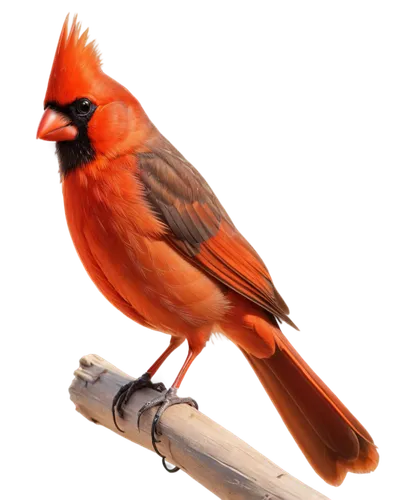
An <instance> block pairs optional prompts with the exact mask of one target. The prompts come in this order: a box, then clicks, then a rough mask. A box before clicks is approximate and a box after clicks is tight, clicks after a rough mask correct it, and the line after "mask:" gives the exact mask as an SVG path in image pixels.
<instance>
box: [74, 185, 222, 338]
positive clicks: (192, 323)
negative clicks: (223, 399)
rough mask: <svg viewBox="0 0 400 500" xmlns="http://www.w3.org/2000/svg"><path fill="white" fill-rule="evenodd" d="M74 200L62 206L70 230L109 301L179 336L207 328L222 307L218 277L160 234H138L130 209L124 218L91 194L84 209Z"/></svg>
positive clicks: (156, 327) (213, 321)
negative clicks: (129, 213)
mask: <svg viewBox="0 0 400 500" xmlns="http://www.w3.org/2000/svg"><path fill="white" fill-rule="evenodd" d="M64 197H65V192H64ZM83 199H85V198H83ZM77 202H78V200H77V199H76V198H75V200H74V205H73V206H71V205H69V206H68V210H67V207H66V214H67V222H68V226H69V229H70V232H71V236H72V239H73V241H74V244H75V247H76V249H77V252H78V254H79V256H80V258H81V260H82V262H83V264H84V266H85V268H86V270H87V272H88V273H89V275H90V277H91V278H92V280H93V281H94V282H95V284H96V285H97V286H98V288H99V289H100V291H101V292H102V293H103V294H104V295H105V296H106V297H107V298H108V299H109V300H110V302H112V303H113V304H114V305H115V306H116V307H118V309H120V310H121V311H122V312H124V313H125V314H127V315H128V316H130V317H132V318H133V319H135V320H137V321H138V322H139V323H142V324H144V325H145V326H150V327H152V328H154V329H156V330H160V331H164V332H167V333H171V334H175V335H183V336H186V335H187V333H188V331H190V330H194V329H195V330H198V329H207V328H208V329H209V330H210V332H211V329H212V327H213V325H214V324H216V323H218V321H219V320H220V319H221V318H223V316H224V315H225V313H226V310H227V307H228V304H227V299H226V297H225V295H224V293H223V290H222V287H221V285H220V284H219V283H218V282H216V281H215V280H214V279H213V278H211V277H209V276H208V275H206V274H205V273H204V272H202V271H201V270H200V269H198V268H197V267H195V266H194V265H192V264H191V263H190V262H189V261H188V260H186V259H185V258H183V257H182V256H181V255H180V254H179V253H178V252H177V251H176V250H174V249H173V248H172V247H171V246H170V244H168V243H167V241H166V240H165V239H164V238H163V236H162V235H159V236H158V237H155V236H154V235H145V234H142V233H143V231H139V230H138V224H136V223H135V221H134V220H132V214H131V219H130V221H129V223H127V221H126V220H124V217H122V218H121V212H120V211H119V210H114V209H113V207H112V206H109V205H106V204H104V203H98V204H97V203H96V201H95V200H93V199H92V200H91V201H90V209H89V208H88V207H82V206H80V207H79V206H78V205H79V204H78V203H77ZM138 223H139V221H138ZM116 297H117V298H116ZM129 308H131V309H132V314H129V312H130V311H129ZM140 318H143V320H144V321H143V320H140Z"/></svg>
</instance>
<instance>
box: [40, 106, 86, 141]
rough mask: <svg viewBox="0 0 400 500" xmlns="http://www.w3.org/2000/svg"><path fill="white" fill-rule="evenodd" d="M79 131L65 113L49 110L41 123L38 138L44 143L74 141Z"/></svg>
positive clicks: (44, 114)
mask: <svg viewBox="0 0 400 500" xmlns="http://www.w3.org/2000/svg"><path fill="white" fill-rule="evenodd" d="M77 135H78V129H77V128H76V127H75V125H72V123H71V120H70V119H69V118H68V117H67V116H65V115H64V114H63V113H59V112H58V111H54V109H51V108H47V109H46V110H45V112H44V113H43V116H42V119H41V120H40V123H39V128H38V131H37V135H36V138H37V139H43V140H44V141H57V142H60V141H73V140H74V139H75V138H76V136H77Z"/></svg>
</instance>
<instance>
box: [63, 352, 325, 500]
mask: <svg viewBox="0 0 400 500" xmlns="http://www.w3.org/2000/svg"><path fill="white" fill-rule="evenodd" d="M128 380H131V377H129V376H128V375H126V374H125V373H123V372H121V371H120V370H118V368H115V367H114V366H113V365H111V364H110V363H108V362H107V361H105V360H104V359H102V358H100V357H99V356H96V355H93V354H91V355H89V356H84V357H83V358H82V359H81V360H80V367H79V368H78V369H77V370H76V371H75V379H74V380H73V382H72V385H71V387H70V389H69V391H70V395H71V400H72V401H73V402H74V403H75V405H76V409H77V410H78V411H79V412H80V413H81V414H82V415H84V416H85V417H86V418H88V419H89V420H91V421H93V422H96V423H99V424H101V425H104V426H105V427H107V428H108V429H110V430H112V431H114V432H116V433H117V434H119V435H120V436H122V437H125V438H127V439H129V440H130V441H133V442H134V443H137V444H140V445H141V446H144V447H145V448H148V449H150V450H152V449H153V448H152V445H151V438H150V428H151V422H152V419H153V416H154V414H155V411H156V410H155V409H152V410H149V411H148V412H146V413H145V414H144V415H143V416H142V419H141V423H140V431H139V430H138V429H137V427H136V420H137V412H138V410H139V409H140V408H141V406H142V405H143V404H144V403H145V402H146V401H149V400H150V399H153V398H154V397H155V396H157V395H158V394H159V393H157V392H155V391H153V390H152V389H144V390H142V391H139V392H137V393H136V394H135V396H134V397H133V398H132V400H131V402H130V403H129V404H128V406H127V408H126V412H125V420H121V419H119V420H118V422H119V425H120V427H122V428H123V429H124V431H125V433H124V434H122V433H120V432H119V431H118V430H117V429H116V428H115V426H114V423H113V420H112V415H111V402H112V399H113V397H114V395H115V394H116V392H117V391H118V389H119V387H120V386H121V385H123V384H125V383H126V382H127V381H128ZM161 431H162V437H161V440H162V443H160V445H159V449H160V451H161V452H162V453H163V454H164V455H165V456H166V457H167V460H168V462H170V463H171V464H174V465H177V466H179V467H180V468H181V469H182V470H183V471H185V472H186V473H187V474H189V475H190V476H191V477H192V478H193V479H195V480H196V481H198V482H199V483H201V484H202V485H203V486H205V487H206V488H208V489H209V490H210V491H212V492H213V493H215V495H217V497H219V498H222V499H230V500H233V499H235V500H239V499H240V500H244V499H245V500H327V498H326V497H325V496H323V495H321V494H320V493H318V492H316V491H315V490H313V489H311V488H309V487H308V486H306V485H305V484H303V483H301V482H300V481H298V480H297V479H295V478H294V477H293V476H291V475H289V474H288V473H287V472H285V471H283V470H282V469H280V468H279V467H278V466H276V465H275V464H274V463H272V462H271V461H269V460H268V459H267V458H265V457H264V456H263V455H261V454H260V453H258V452H257V451H255V450H254V449H253V448H251V447H250V446H249V445H247V444H246V443H244V442H243V441H241V440H240V439H239V438H237V437H236V436H234V435H233V434H232V433H230V432H229V431H227V430H226V429H224V428H223V427H221V426H220V425H218V424H217V423H215V422H213V421H212V420H211V419H209V418H208V417H206V416H205V415H203V414H202V413H200V412H199V411H197V410H195V409H194V408H192V407H190V406H188V405H177V406H173V407H171V408H169V409H168V410H167V411H166V412H165V414H164V415H163V417H162V419H161ZM160 467H161V464H160ZM166 474H167V473H166ZM177 480H179V479H178V478H177Z"/></svg>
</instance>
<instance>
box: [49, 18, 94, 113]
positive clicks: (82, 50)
mask: <svg viewBox="0 0 400 500" xmlns="http://www.w3.org/2000/svg"><path fill="white" fill-rule="evenodd" d="M68 19H69V15H68V16H67V17H66V19H65V21H64V24H63V27H62V30H61V35H60V39H59V41H58V46H57V50H56V54H55V56H54V61H53V67H52V69H51V73H50V78H49V83H48V87H47V92H46V98H45V102H49V101H57V102H59V103H60V104H67V103H70V102H72V101H74V100H75V99H77V98H79V97H89V95H90V93H91V90H92V88H93V82H94V81H95V80H96V77H97V76H98V75H99V74H100V73H101V61H100V55H99V52H98V49H97V47H96V44H95V42H94V41H92V42H90V43H87V42H88V37H89V30H86V31H84V32H83V33H82V35H80V30H81V23H78V22H77V16H76V15H75V16H74V18H73V21H72V26H71V29H70V30H69V32H68Z"/></svg>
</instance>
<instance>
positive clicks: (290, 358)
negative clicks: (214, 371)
mask: <svg viewBox="0 0 400 500" xmlns="http://www.w3.org/2000/svg"><path fill="white" fill-rule="evenodd" d="M275 335H276V334H275ZM276 344H277V345H276V349H275V353H274V354H273V355H272V356H271V357H269V358H264V359H260V358H257V357H256V356H254V355H252V354H249V353H248V352H246V351H245V350H244V349H242V348H241V350H242V352H243V354H244V355H245V356H246V358H247V360H248V361H249V363H250V364H251V366H252V367H253V369H254V371H255V373H256V374H257V376H258V378H259V379H260V381H261V383H262V385H263V386H264V388H265V390H266V391H267V393H268V394H269V396H270V398H271V400H272V401H273V403H274V405H275V407H276V409H277V410H278V412H279V413H280V415H281V417H282V419H283V421H284V422H285V424H286V426H287V428H288V429H289V431H290V433H291V434H292V436H293V437H294V439H295V441H296V442H297V444H298V445H299V447H300V449H301V450H302V451H303V453H304V455H305V456H306V458H307V460H308V461H309V463H310V464H311V466H312V467H313V468H314V470H315V471H316V472H317V473H318V474H319V475H320V476H321V477H322V478H323V479H324V480H325V481H326V482H327V483H329V484H331V485H334V486H339V485H340V484H341V483H342V482H343V480H344V478H345V477H346V474H347V472H356V473H363V472H371V471H373V470H375V469H376V467H377V465H378V462H379V455H378V452H377V450H376V447H375V445H374V442H373V440H372V438H371V436H370V435H369V434H368V432H367V431H366V430H365V428H364V427H363V426H362V425H361V424H360V422H358V420H357V419H356V418H355V417H354V416H353V415H352V414H351V413H350V412H349V410H348V409H347V408H346V407H345V406H344V405H343V404H342V403H341V402H340V401H339V399H338V398H337V397H336V396H335V395H334V394H333V392H332V391H331V390H330V389H329V388H328V387H327V386H326V385H325V384H324V382H322V380H321V379H320V378H319V377H318V376H317V375H316V374H315V373H314V372H313V371H312V370H311V368H310V367H309V366H308V365H307V364H306V362H305V361H304V360H303V359H302V358H301V357H300V355H299V354H298V353H297V352H296V350H295V349H294V347H293V346H292V345H291V344H290V343H289V341H288V340H287V339H286V338H285V337H284V336H283V334H282V333H281V332H279V333H278V337H277V338H276Z"/></svg>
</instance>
